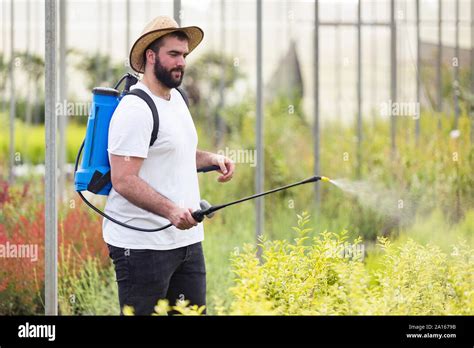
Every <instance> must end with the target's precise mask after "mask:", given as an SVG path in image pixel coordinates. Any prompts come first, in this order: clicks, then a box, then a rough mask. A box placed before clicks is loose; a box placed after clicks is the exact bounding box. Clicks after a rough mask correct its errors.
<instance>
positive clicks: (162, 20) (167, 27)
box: [130, 16, 204, 73]
mask: <svg viewBox="0 0 474 348" xmlns="http://www.w3.org/2000/svg"><path fill="white" fill-rule="evenodd" d="M174 31H182V32H184V33H185V34H186V35H187V36H188V38H189V40H188V48H189V52H191V51H192V50H194V49H195V48H196V46H197V45H199V43H200V42H201V41H202V38H203V36H204V32H203V31H202V29H201V28H199V27H183V28H180V27H179V26H178V23H176V21H175V20H174V19H172V18H170V17H166V16H159V17H156V18H155V19H153V20H152V21H151V22H149V23H148V24H147V25H146V26H145V29H143V31H142V34H141V35H140V37H139V38H138V39H137V41H135V43H134V44H133V46H132V49H131V50H130V66H131V67H132V69H133V70H135V71H136V72H138V73H144V72H145V62H144V58H143V56H144V54H143V53H144V52H145V50H146V49H147V47H148V46H149V45H150V44H151V43H152V42H153V41H155V40H156V39H159V38H160V37H162V36H164V35H166V34H169V33H172V32H174Z"/></svg>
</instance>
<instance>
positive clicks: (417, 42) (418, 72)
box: [415, 0, 421, 144]
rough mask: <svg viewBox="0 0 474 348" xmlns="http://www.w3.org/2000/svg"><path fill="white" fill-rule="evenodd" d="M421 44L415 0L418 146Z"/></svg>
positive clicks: (416, 127)
mask: <svg viewBox="0 0 474 348" xmlns="http://www.w3.org/2000/svg"><path fill="white" fill-rule="evenodd" d="M420 70H421V44H420V0H416V102H417V103H418V105H420V107H419V110H420V115H418V118H417V119H416V124H415V138H416V143H417V144H418V139H419V138H420V117H421V101H420V88H421V71H420Z"/></svg>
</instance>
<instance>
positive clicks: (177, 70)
mask: <svg viewBox="0 0 474 348" xmlns="http://www.w3.org/2000/svg"><path fill="white" fill-rule="evenodd" d="M188 52H189V50H188V41H187V40H180V39H178V38H176V37H165V38H164V41H163V46H161V47H160V49H159V51H158V54H156V56H155V57H156V58H155V64H154V68H153V71H154V73H155V76H156V78H157V79H158V80H159V81H160V82H161V83H162V84H164V85H165V86H166V87H168V88H175V87H178V86H179V85H180V84H181V81H183V76H184V68H185V67H186V60H185V58H186V56H187V55H188Z"/></svg>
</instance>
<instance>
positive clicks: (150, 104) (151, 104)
mask: <svg viewBox="0 0 474 348" xmlns="http://www.w3.org/2000/svg"><path fill="white" fill-rule="evenodd" d="M129 94H131V95H135V96H137V97H138V98H141V99H143V100H144V101H145V102H146V103H147V104H148V107H149V108H150V109H151V114H152V115H153V131H152V132H151V139H150V146H152V145H153V143H154V142H155V140H156V138H157V137H158V129H160V116H159V115H158V110H157V109H156V105H155V102H154V101H153V99H151V97H150V96H149V95H148V93H147V92H145V91H144V90H142V89H140V88H135V89H132V90H131V91H130V92H128V94H127V95H129Z"/></svg>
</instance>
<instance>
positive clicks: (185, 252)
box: [107, 243, 206, 315]
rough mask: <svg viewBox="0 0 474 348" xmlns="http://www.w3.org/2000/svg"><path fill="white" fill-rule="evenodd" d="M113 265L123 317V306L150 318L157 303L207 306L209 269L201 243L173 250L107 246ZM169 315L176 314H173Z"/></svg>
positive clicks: (136, 313)
mask: <svg viewBox="0 0 474 348" xmlns="http://www.w3.org/2000/svg"><path fill="white" fill-rule="evenodd" d="M107 246H108V247H109V256H110V258H111V259H112V260H113V262H114V266H115V274H116V277H117V284H118V296H119V303H120V314H121V315H122V314H123V312H122V309H123V306H124V305H129V306H132V307H133V308H134V313H135V315H151V314H152V313H154V307H155V306H156V304H157V302H158V300H160V299H167V300H168V302H169V305H170V306H174V305H175V304H176V301H177V300H188V301H189V302H190V303H189V305H198V306H203V305H205V304H206V266H205V262H204V254H203V251H202V245H201V243H196V244H192V245H188V246H185V247H182V248H178V249H173V250H148V249H124V248H117V247H115V246H113V245H109V244H107ZM170 314H174V313H173V312H171V313H170Z"/></svg>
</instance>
